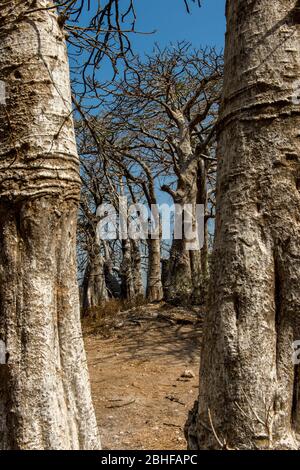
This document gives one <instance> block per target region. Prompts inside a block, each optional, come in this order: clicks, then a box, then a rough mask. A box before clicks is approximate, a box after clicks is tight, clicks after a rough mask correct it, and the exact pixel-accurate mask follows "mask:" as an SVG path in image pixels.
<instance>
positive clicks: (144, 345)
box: [85, 305, 201, 450]
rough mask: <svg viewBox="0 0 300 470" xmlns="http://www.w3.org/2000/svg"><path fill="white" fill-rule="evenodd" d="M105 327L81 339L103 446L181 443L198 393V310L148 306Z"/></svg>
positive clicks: (176, 446)
mask: <svg viewBox="0 0 300 470" xmlns="http://www.w3.org/2000/svg"><path fill="white" fill-rule="evenodd" d="M106 326H107V325H106ZM106 330H108V333H106V337H103V335H102V336H100V335H99V334H95V332H94V334H91V330H89V331H88V333H89V334H88V335H86V337H85V342H86V349H87V355H88V363H89V369H90V374H91V383H92V393H93V399H94V405H95V409H96V414H97V420H98V425H99V428H100V432H101V435H102V445H103V448H104V449H149V450H150V449H174V450H177V449H185V448H186V442H185V438H184V434H183V426H184V423H185V420H186V417H187V413H188V410H189V409H190V408H191V407H192V405H193V402H194V400H195V399H196V396H197V384H198V368H199V346H200V344H199V337H200V333H201V319H200V316H199V311H197V310H196V309H195V310H193V311H191V310H189V311H187V310H184V309H180V308H176V307H169V306H166V305H160V306H157V305H156V306H155V305H147V306H143V307H139V308H137V309H134V310H132V311H130V312H125V313H123V314H122V313H120V314H119V315H118V318H117V319H114V321H113V322H111V324H110V325H108V328H106ZM190 372H191V374H190ZM182 375H187V376H189V375H191V377H183V376H182Z"/></svg>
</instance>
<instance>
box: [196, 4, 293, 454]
mask: <svg viewBox="0 0 300 470" xmlns="http://www.w3.org/2000/svg"><path fill="white" fill-rule="evenodd" d="M299 6H300V5H299V1H296V0H273V1H272V2H270V1H269V0H259V1H256V2H253V1H252V0H251V1H250V0H231V1H230V0H229V1H228V2H227V31H228V32H227V40H226V53H225V89H224V100H223V109H222V113H221V117H220V128H219V149H218V161H219V176H218V194H217V224H216V241H215V248H214V261H213V271H212V282H211V292H210V309H209V313H208V317H207V320H206V325H205V329H204V341H203V350H202V356H201V373H200V394H199V404H198V407H195V410H194V411H195V413H196V414H194V415H193V416H191V422H190V426H189V430H188V437H189V446H190V448H193V449H195V448H204V449H207V448H219V447H220V444H221V445H224V442H226V446H227V447H229V448H241V449H244V448H250V449H254V448H278V449H282V448H291V449H296V448H299V446H300V438H299V431H300V403H299V391H300V382H299V377H300V374H299V365H297V366H295V365H294V364H293V361H292V351H293V348H292V343H293V341H295V340H299V339H300V224H299V220H300V194H299V189H300V141H299V128H300V110H299V100H297V99H293V96H294V98H295V97H296V96H297V93H296V87H297V85H298V90H297V91H298V94H299V77H300V47H299V23H300V15H299ZM209 416H210V418H209ZM212 427H214V432H212ZM216 436H218V439H217V438H216ZM218 441H220V442H218Z"/></svg>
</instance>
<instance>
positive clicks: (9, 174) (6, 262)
mask: <svg viewBox="0 0 300 470" xmlns="http://www.w3.org/2000/svg"><path fill="white" fill-rule="evenodd" d="M35 5H36V8H37V10H38V11H36V12H33V13H30V14H26V11H25V10H26V9H28V6H27V7H26V5H24V4H23V3H22V2H19V1H17V0H13V1H11V2H7V1H4V0H1V1H0V79H1V80H3V81H4V82H5V84H6V92H7V100H6V106H0V142H1V147H0V247H1V249H0V339H1V340H2V341H3V342H4V343H5V346H6V351H7V354H6V360H7V362H6V364H2V365H0V369H1V386H0V429H1V432H0V448H1V449H23V450H25V449H27V450H29V449H98V448H99V447H100V443H99V438H98V431H97V423H96V419H95V414H94V409H93V405H92V400H91V393H90V385H89V377H88V371H87V363H86V356H85V352H84V347H83V340H82V333H81V327H80V315H79V296H78V286H77V282H76V249H75V248H76V219H77V208H78V201H79V189H80V178H79V171H78V156H77V151H76V144H75V136H74V130H73V122H72V116H71V93H70V83H69V70H68V60H67V51H66V46H65V41H64V33H63V31H62V30H61V29H60V27H59V25H58V22H57V17H56V14H55V12H54V11H53V10H40V8H43V7H49V6H53V4H52V2H50V1H43V0H37V1H36V2H35Z"/></svg>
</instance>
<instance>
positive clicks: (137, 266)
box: [130, 240, 144, 299]
mask: <svg viewBox="0 0 300 470" xmlns="http://www.w3.org/2000/svg"><path fill="white" fill-rule="evenodd" d="M130 241H131V252H132V273H133V284H134V291H135V293H134V295H135V297H136V298H139V299H141V298H143V297H144V285H143V279H142V259H141V251H140V244H139V242H138V241H136V240H130Z"/></svg>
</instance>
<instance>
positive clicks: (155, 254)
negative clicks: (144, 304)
mask: <svg viewBox="0 0 300 470" xmlns="http://www.w3.org/2000/svg"><path fill="white" fill-rule="evenodd" d="M162 298H163V287H162V279H161V254H160V239H159V238H158V239H152V238H149V240H148V274H147V299H148V300H149V302H157V301H159V300H162Z"/></svg>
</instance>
